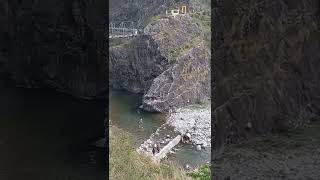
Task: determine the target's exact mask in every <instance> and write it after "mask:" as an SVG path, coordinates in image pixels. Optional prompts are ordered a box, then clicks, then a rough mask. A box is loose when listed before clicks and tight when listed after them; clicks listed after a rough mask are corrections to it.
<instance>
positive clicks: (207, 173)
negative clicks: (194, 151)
mask: <svg viewBox="0 0 320 180" xmlns="http://www.w3.org/2000/svg"><path fill="white" fill-rule="evenodd" d="M210 167H211V165H204V166H202V167H201V168H200V169H199V170H198V171H196V172H191V173H188V175H189V176H190V177H192V178H193V179H195V180H210V179H211V168H210Z"/></svg>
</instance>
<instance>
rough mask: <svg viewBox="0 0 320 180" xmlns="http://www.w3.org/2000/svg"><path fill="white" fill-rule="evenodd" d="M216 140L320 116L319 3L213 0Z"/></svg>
mask: <svg viewBox="0 0 320 180" xmlns="http://www.w3.org/2000/svg"><path fill="white" fill-rule="evenodd" d="M214 6H215V10H214V11H213V18H214V23H213V26H214V27H215V32H214V37H213V43H214V44H213V48H214V51H213V64H214V68H215V71H214V73H215V75H214V81H215V84H216V87H215V91H214V99H213V101H214V102H215V104H216V109H215V123H216V125H215V131H216V133H215V135H216V145H217V146H221V145H223V144H224V143H234V142H238V141H239V140H241V139H244V138H247V137H249V136H251V135H254V134H265V133H268V132H270V131H279V130H286V129H288V128H297V127H301V126H303V125H304V124H305V123H307V122H308V121H310V120H312V119H314V118H315V117H317V116H319V115H320V98H319V97H320V71H319V68H320V23H319V20H320V3H319V1H317V0H311V1H298V0H290V1H288V0H278V1H273V0H267V1H241V0H224V1H214Z"/></svg>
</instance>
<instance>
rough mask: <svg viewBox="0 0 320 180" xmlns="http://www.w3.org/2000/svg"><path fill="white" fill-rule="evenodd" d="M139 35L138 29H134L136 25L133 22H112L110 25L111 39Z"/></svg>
mask: <svg viewBox="0 0 320 180" xmlns="http://www.w3.org/2000/svg"><path fill="white" fill-rule="evenodd" d="M137 34H138V29H136V28H134V23H133V22H131V21H123V22H118V23H115V22H111V23H110V24H109V38H113V37H128V36H136V35H137Z"/></svg>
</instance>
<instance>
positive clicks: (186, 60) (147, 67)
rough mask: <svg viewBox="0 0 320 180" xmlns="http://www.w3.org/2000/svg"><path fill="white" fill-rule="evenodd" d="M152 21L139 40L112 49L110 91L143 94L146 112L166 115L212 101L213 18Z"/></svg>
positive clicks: (158, 17) (198, 16)
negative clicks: (211, 33)
mask: <svg viewBox="0 0 320 180" xmlns="http://www.w3.org/2000/svg"><path fill="white" fill-rule="evenodd" d="M163 11H164V12H162V13H160V14H158V15H155V16H153V17H152V18H150V19H149V20H148V23H147V25H146V27H144V30H143V34H142V35H140V36H138V37H136V38H135V39H128V40H125V41H124V42H120V43H119V42H114V43H111V46H110V49H109V53H110V54H109V64H110V66H109V72H110V73H109V77H110V86H112V87H113V88H118V89H125V90H128V91H132V92H136V93H144V96H143V103H142V105H143V108H144V109H145V110H148V111H153V112H166V111H168V110H169V109H172V108H178V107H182V106H185V105H188V104H193V103H197V102H202V101H206V100H208V99H209V98H210V94H211V86H210V80H211V78H210V77H211V76H210V72H211V71H210V56H211V54H210V16H209V14H205V13H199V14H194V15H191V14H187V15H179V16H177V17H175V18H174V17H168V16H165V15H164V13H165V10H163Z"/></svg>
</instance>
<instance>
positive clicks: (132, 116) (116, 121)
mask: <svg viewBox="0 0 320 180" xmlns="http://www.w3.org/2000/svg"><path fill="white" fill-rule="evenodd" d="M141 98H142V96H141V95H137V94H132V93H128V92H123V91H110V93H109V118H110V119H111V123H112V124H113V125H115V126H117V127H119V128H121V129H123V130H125V131H127V132H129V133H131V134H132V135H133V137H134V139H135V142H136V147H139V145H140V144H141V143H143V142H144V141H145V140H147V139H148V138H149V137H150V135H151V134H152V133H154V132H156V130H157V129H158V128H159V127H160V126H161V125H162V124H164V123H165V122H166V117H165V115H163V114H156V113H149V112H145V111H143V110H141V109H139V106H140V105H141ZM140 119H142V124H141V125H140V127H139V121H140ZM167 130H168V131H170V130H172V128H167ZM168 134H169V132H168ZM210 157H211V149H210V148H207V149H205V150H201V151H196V150H195V147H194V146H192V145H184V146H181V145H180V146H178V150H177V151H176V153H174V154H171V155H170V156H169V159H170V160H172V161H174V162H176V163H178V164H179V165H181V166H183V167H185V166H186V164H189V165H190V166H191V167H197V166H199V165H202V164H204V163H206V162H209V161H210Z"/></svg>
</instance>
